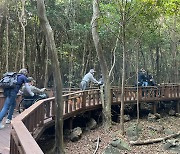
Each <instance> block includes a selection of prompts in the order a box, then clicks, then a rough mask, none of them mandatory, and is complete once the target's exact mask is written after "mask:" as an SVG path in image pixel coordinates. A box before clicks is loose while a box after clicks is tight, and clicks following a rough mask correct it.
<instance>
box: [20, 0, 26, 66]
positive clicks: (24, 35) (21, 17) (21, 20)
mask: <svg viewBox="0 0 180 154" xmlns="http://www.w3.org/2000/svg"><path fill="white" fill-rule="evenodd" d="M24 7H25V0H22V11H21V16H20V19H19V21H20V24H21V27H22V31H23V33H22V34H23V38H22V43H23V44H22V67H23V68H25V39H26V28H25V27H26V24H27V23H26V19H25V10H24Z"/></svg>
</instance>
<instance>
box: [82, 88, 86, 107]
mask: <svg viewBox="0 0 180 154" xmlns="http://www.w3.org/2000/svg"><path fill="white" fill-rule="evenodd" d="M86 97H87V91H83V95H82V108H85V107H86Z"/></svg>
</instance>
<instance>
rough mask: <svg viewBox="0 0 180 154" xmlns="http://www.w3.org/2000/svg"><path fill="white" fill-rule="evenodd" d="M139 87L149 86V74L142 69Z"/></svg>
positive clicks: (139, 76)
mask: <svg viewBox="0 0 180 154" xmlns="http://www.w3.org/2000/svg"><path fill="white" fill-rule="evenodd" d="M138 85H139V86H144V87H145V86H147V85H148V81H147V73H146V71H145V70H144V69H143V68H141V70H140V71H139V73H138Z"/></svg>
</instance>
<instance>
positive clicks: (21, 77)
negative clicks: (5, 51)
mask: <svg viewBox="0 0 180 154" xmlns="http://www.w3.org/2000/svg"><path fill="white" fill-rule="evenodd" d="M27 73H28V71H27V69H25V68H23V69H21V70H20V71H19V74H18V79H17V83H16V86H15V88H12V89H9V90H8V91H6V94H5V95H6V96H5V97H6V99H5V102H4V106H3V108H2V110H1V112H0V129H2V128H4V125H3V124H2V120H3V118H4V117H5V115H6V114H7V113H8V116H7V119H6V124H10V123H11V120H12V115H13V112H14V109H15V107H16V97H17V94H18V92H19V90H20V88H21V87H22V85H23V84H24V85H25V87H26V89H27V90H28V92H29V94H30V95H31V96H34V93H33V92H32V91H31V89H30V87H29V85H28V79H27V77H26V75H27Z"/></svg>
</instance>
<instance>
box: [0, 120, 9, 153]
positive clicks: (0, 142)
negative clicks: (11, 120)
mask: <svg viewBox="0 0 180 154" xmlns="http://www.w3.org/2000/svg"><path fill="white" fill-rule="evenodd" d="M3 122H4V121H3ZM10 131H11V124H8V125H7V124H6V126H5V128H4V129H2V130H0V154H9V147H10V142H9V141H10Z"/></svg>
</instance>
